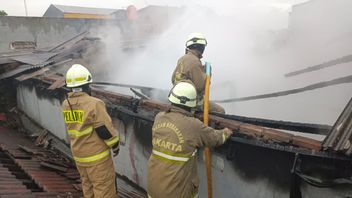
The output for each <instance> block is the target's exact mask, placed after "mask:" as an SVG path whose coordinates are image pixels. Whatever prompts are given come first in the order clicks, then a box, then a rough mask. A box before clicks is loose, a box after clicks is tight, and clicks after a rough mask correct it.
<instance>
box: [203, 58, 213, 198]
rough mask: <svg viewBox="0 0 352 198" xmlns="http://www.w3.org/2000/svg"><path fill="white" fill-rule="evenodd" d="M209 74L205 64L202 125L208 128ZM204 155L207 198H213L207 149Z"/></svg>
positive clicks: (207, 66)
mask: <svg viewBox="0 0 352 198" xmlns="http://www.w3.org/2000/svg"><path fill="white" fill-rule="evenodd" d="M210 73H211V66H210V63H208V62H205V74H206V78H205V94H204V109H203V110H204V125H205V126H208V123H209V92H210V91H209V90H210V78H211V77H210ZM204 153H205V165H206V172H207V184H208V198H212V197H213V186H212V183H213V178H212V175H211V153H210V149H209V148H208V147H205V149H204Z"/></svg>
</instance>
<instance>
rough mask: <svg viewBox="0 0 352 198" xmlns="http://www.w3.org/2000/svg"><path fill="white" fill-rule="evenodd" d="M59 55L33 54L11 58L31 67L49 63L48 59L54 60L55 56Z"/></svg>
mask: <svg viewBox="0 0 352 198" xmlns="http://www.w3.org/2000/svg"><path fill="white" fill-rule="evenodd" d="M57 54H58V53H49V52H45V53H32V54H27V55H22V56H14V57H10V59H12V60H15V61H18V62H21V63H25V64H29V65H37V64H40V63H43V62H45V61H47V60H48V59H50V58H52V57H53V56H55V55H57Z"/></svg>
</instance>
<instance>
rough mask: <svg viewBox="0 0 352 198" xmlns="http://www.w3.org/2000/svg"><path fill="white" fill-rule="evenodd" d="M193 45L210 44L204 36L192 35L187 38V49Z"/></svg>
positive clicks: (199, 34)
mask: <svg viewBox="0 0 352 198" xmlns="http://www.w3.org/2000/svg"><path fill="white" fill-rule="evenodd" d="M193 44H200V45H204V46H207V44H208V43H207V40H206V39H205V37H204V35H203V34H201V33H192V34H190V35H189V36H188V38H187V41H186V47H189V46H191V45H193Z"/></svg>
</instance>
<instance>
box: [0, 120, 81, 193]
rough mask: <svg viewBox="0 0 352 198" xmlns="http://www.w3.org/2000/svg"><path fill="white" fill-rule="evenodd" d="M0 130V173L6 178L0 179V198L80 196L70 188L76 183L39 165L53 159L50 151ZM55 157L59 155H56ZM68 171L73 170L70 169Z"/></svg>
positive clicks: (17, 134)
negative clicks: (44, 160)
mask: <svg viewBox="0 0 352 198" xmlns="http://www.w3.org/2000/svg"><path fill="white" fill-rule="evenodd" d="M0 131H1V133H0V137H1V138H0V143H1V146H0V170H2V172H5V174H6V178H7V179H5V178H4V177H0V196H1V197H67V198H68V197H72V198H73V197H81V196H82V194H81V192H79V191H77V190H76V189H75V188H74V187H73V185H72V184H77V183H78V181H76V180H70V179H69V178H66V177H64V176H61V175H59V174H57V173H56V172H53V171H51V170H49V169H45V168H42V167H41V165H40V164H41V163H47V162H43V159H48V158H52V152H53V151H52V152H49V151H48V150H46V149H44V148H39V147H35V146H34V145H32V142H31V141H30V140H29V139H26V138H25V137H24V136H23V135H22V134H20V133H16V132H14V131H11V130H9V129H7V128H4V127H1V126H0ZM16 143H20V145H17V144H16ZM56 152H58V151H56ZM57 155H58V156H59V155H60V154H59V153H57ZM58 159H60V158H58ZM56 160H57V159H56ZM47 164H49V163H47ZM66 169H68V168H66ZM70 169H71V171H73V170H75V168H73V167H70ZM75 171H76V172H77V170H75ZM0 174H1V172H0ZM4 181H6V183H5V182H4ZM11 189H12V190H11ZM13 189H16V190H13ZM23 194H25V195H23Z"/></svg>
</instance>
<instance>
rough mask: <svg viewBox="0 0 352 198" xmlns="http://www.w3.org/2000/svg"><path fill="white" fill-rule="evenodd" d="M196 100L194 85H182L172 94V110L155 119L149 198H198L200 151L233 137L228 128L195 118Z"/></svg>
mask: <svg viewBox="0 0 352 198" xmlns="http://www.w3.org/2000/svg"><path fill="white" fill-rule="evenodd" d="M196 97H197V93H196V89H195V87H194V86H193V84H191V83H189V82H179V83H177V84H176V85H175V86H174V87H173V88H172V89H171V91H170V93H169V101H170V102H171V104H172V105H171V108H170V109H169V110H168V111H166V112H160V113H159V114H157V115H156V117H155V121H154V125H153V128H152V132H153V141H152V143H153V150H152V155H151V156H150V158H149V161H148V189H147V191H148V196H149V197H152V198H166V197H167V198H191V197H197V195H198V186H199V181H198V172H197V149H199V148H201V147H205V146H208V147H213V146H218V145H221V144H223V143H224V142H225V141H226V140H227V139H228V138H229V137H230V136H231V134H232V131H231V130H229V129H227V128H225V129H222V130H215V129H213V128H210V127H207V126H205V125H204V124H203V123H202V122H201V121H200V120H198V119H196V118H194V116H193V114H192V113H191V112H192V108H194V107H196Z"/></svg>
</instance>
